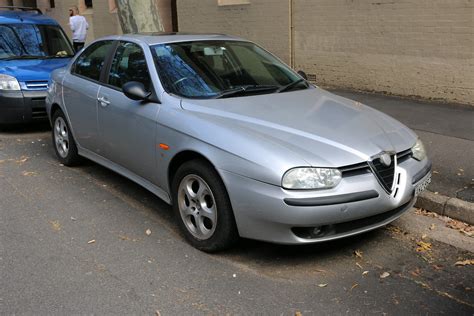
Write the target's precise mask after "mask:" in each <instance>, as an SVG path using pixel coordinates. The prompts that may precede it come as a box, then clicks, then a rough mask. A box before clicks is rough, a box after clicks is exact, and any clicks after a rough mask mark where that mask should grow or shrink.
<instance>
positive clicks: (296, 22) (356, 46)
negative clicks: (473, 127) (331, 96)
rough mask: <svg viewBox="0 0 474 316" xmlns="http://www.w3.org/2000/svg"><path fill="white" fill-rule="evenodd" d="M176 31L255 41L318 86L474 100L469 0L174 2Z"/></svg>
mask: <svg viewBox="0 0 474 316" xmlns="http://www.w3.org/2000/svg"><path fill="white" fill-rule="evenodd" d="M177 12H178V27H179V30H180V31H195V32H196V31H198V32H220V33H229V34H234V35H238V36H242V37H245V38H248V39H250V40H253V41H255V42H257V43H259V44H261V45H262V46H263V47H265V48H267V49H268V50H270V51H271V52H273V53H275V54H276V55H277V56H279V57H280V58H281V59H283V60H284V61H285V62H287V63H288V64H290V65H291V66H292V67H293V68H294V69H297V70H300V69H301V70H304V71H305V72H306V73H308V74H309V76H310V78H311V79H312V80H313V81H314V82H316V83H317V84H319V85H321V86H324V87H333V88H347V89H356V90H365V91H377V92H385V93H389V94H395V95H402V96H415V97H421V98H425V99H440V100H444V101H450V102H457V103H466V104H474V1H471V0H450V1H446V0H404V1H401V0H377V1H374V0H178V2H177Z"/></svg>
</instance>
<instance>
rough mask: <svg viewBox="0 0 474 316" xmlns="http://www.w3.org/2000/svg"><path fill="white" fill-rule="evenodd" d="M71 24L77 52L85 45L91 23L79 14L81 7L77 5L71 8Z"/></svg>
mask: <svg viewBox="0 0 474 316" xmlns="http://www.w3.org/2000/svg"><path fill="white" fill-rule="evenodd" d="M69 26H70V27H71V31H72V44H73V46H74V50H75V51H76V53H77V52H78V51H80V50H81V49H82V48H83V47H84V43H85V41H86V37H87V29H88V28H89V24H88V23H87V21H86V18H85V17H83V16H82V15H80V14H79V9H78V8H77V7H76V6H74V7H72V8H70V9H69Z"/></svg>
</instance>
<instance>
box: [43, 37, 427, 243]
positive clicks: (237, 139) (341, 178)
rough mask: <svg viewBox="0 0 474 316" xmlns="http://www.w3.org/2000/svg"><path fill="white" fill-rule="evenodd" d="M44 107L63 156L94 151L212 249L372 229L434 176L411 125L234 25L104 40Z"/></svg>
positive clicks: (60, 78) (74, 158)
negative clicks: (223, 30) (335, 88)
mask: <svg viewBox="0 0 474 316" xmlns="http://www.w3.org/2000/svg"><path fill="white" fill-rule="evenodd" d="M47 110H48V115H49V117H50V120H51V124H52V126H53V133H52V134H53V142H54V148H55V151H56V154H57V157H58V159H59V161H60V162H61V163H63V164H65V165H68V166H70V165H74V164H77V163H78V162H80V159H81V158H82V157H86V158H88V159H91V160H93V161H95V162H97V163H99V164H101V165H103V166H105V167H107V168H110V169H112V170H114V171H116V172H118V173H120V174H121V175H123V176H125V177H127V178H129V179H131V180H133V181H135V182H136V183H138V184H140V185H142V186H143V187H145V188H146V189H148V190H150V191H151V192H153V193H154V194H156V195H157V196H158V197H160V198H161V199H163V200H164V201H166V202H167V203H169V204H172V205H173V209H174V212H175V213H176V218H177V221H178V223H179V226H180V228H181V230H182V232H183V234H184V236H185V237H186V239H187V240H188V241H189V242H190V243H191V244H192V245H193V246H195V247H196V248H198V249H201V250H203V251H209V252H212V251H218V250H222V249H225V248H227V247H229V246H231V245H232V244H234V243H235V242H236V241H237V240H238V238H239V237H245V238H252V239H258V240H264V241H269V242H275V243H282V244H304V243H315V242H322V241H327V240H332V239H336V238H341V237H346V236H351V235H355V234H359V233H362V232H365V231H369V230H372V229H375V228H378V227H381V226H383V225H386V224H387V223H390V222H391V221H393V220H395V219H396V218H398V217H399V216H400V215H401V214H403V212H405V211H406V210H408V209H409V208H410V207H411V206H413V204H414V203H415V200H416V196H417V195H418V194H419V193H420V192H421V191H422V190H423V189H424V188H425V187H426V186H427V184H428V183H429V182H430V179H431V173H430V170H431V163H430V161H429V159H428V158H427V157H426V154H425V150H424V148H423V144H422V143H421V142H420V140H419V139H418V137H417V136H416V135H415V134H414V133H413V131H411V130H410V129H408V128H407V127H406V126H404V125H402V124H401V123H399V122H398V121H396V120H394V119H393V118H391V117H389V116H387V115H385V114H383V113H380V112H378V111H376V110H374V109H372V108H370V107H367V106H365V105H363V104H360V103H358V102H354V101H351V100H348V99H345V98H342V97H339V96H336V95H334V94H331V93H329V92H327V91H324V90H322V89H320V88H319V87H317V86H314V85H312V84H310V83H309V82H308V81H307V80H306V79H305V74H304V73H303V72H300V73H296V72H294V71H293V70H291V69H290V68H289V67H288V66H286V65H285V64H284V63H282V62H281V61H280V60H279V59H277V58H276V57H275V56H273V55H272V54H270V53H268V52H267V51H265V50H264V49H262V48H260V47H259V46H257V45H255V44H254V43H251V42H249V41H246V40H243V39H240V38H236V37H231V36H225V35H212V34H209V35H191V34H138V35H124V36H111V37H106V38H102V39H99V40H96V41H95V42H93V43H91V44H90V45H89V46H87V47H86V48H85V49H83V50H82V51H81V52H80V53H79V54H78V55H77V56H76V57H75V58H74V59H73V60H72V61H71V62H70V64H69V65H68V66H67V67H66V68H63V69H60V70H57V71H55V72H54V73H53V75H52V79H51V83H50V85H49V92H48V97H47Z"/></svg>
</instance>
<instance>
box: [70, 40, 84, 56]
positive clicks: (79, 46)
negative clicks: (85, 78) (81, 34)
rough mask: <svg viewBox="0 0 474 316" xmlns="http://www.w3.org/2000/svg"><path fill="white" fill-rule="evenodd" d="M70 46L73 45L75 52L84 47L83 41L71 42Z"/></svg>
mask: <svg viewBox="0 0 474 316" xmlns="http://www.w3.org/2000/svg"><path fill="white" fill-rule="evenodd" d="M72 46H74V51H76V53H77V52H78V51H80V50H81V49H82V48H83V47H84V42H73V43H72Z"/></svg>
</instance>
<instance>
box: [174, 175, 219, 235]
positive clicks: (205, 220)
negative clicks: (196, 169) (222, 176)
mask: <svg viewBox="0 0 474 316" xmlns="http://www.w3.org/2000/svg"><path fill="white" fill-rule="evenodd" d="M177 203H178V208H179V211H180V214H181V219H182V220H183V223H184V224H185V227H186V229H187V230H188V232H189V233H191V234H192V235H193V236H194V237H195V238H197V239H202V240H204V239H209V238H210V237H212V235H213V234H214V231H215V229H216V225H217V206H216V203H215V199H214V196H213V194H212V191H211V189H210V187H209V185H208V184H207V183H206V181H204V180H203V179H202V178H201V177H199V176H197V175H192V174H190V175H187V176H186V177H184V178H183V179H182V180H181V183H180V185H179V187H178V201H177Z"/></svg>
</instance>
